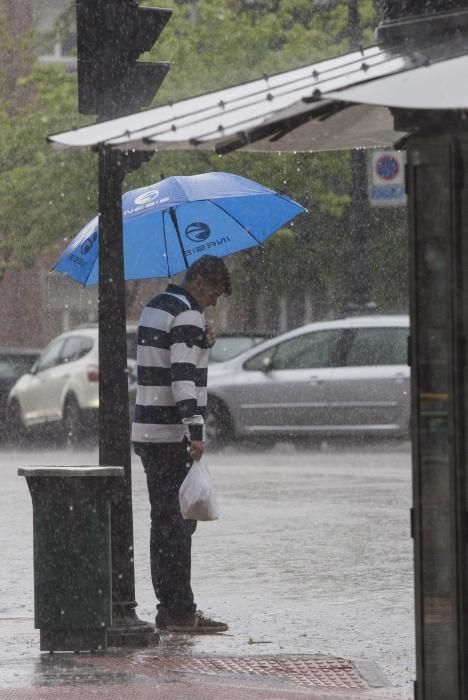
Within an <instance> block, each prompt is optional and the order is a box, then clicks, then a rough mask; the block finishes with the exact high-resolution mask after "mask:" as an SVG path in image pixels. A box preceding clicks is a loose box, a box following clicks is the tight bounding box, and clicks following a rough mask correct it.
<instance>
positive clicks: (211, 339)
mask: <svg viewBox="0 0 468 700" xmlns="http://www.w3.org/2000/svg"><path fill="white" fill-rule="evenodd" d="M205 333H206V338H207V340H208V346H209V347H210V348H212V347H213V345H214V344H215V343H216V333H215V332H214V330H213V327H212V326H210V324H209V323H207V324H206V326H205Z"/></svg>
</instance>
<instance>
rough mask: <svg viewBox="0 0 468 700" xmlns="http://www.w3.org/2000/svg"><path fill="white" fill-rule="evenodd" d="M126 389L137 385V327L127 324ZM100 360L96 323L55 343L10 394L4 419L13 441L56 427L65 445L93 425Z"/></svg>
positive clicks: (77, 329) (58, 339)
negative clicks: (38, 429) (29, 432)
mask: <svg viewBox="0 0 468 700" xmlns="http://www.w3.org/2000/svg"><path fill="white" fill-rule="evenodd" d="M127 355H128V360H127V362H128V373H129V389H130V395H131V398H132V401H133V400H134V393H135V392H134V386H135V383H136V325H130V324H128V325H127ZM98 408H99V358H98V327H97V324H89V325H87V326H81V327H79V328H76V329H75V330H72V331H68V332H66V333H62V334H61V335H59V336H58V337H57V338H54V340H52V341H51V342H50V343H49V344H48V345H47V347H46V348H45V349H44V350H43V351H42V352H41V354H40V356H39V358H38V359H37V361H36V362H35V363H34V365H33V366H32V368H31V369H30V371H29V372H28V373H27V374H24V375H23V376H22V377H20V378H19V379H18V381H17V382H16V384H15V385H14V386H13V388H12V389H11V391H10V393H9V395H8V407H7V420H8V424H9V432H10V434H12V435H13V436H15V435H18V436H19V435H21V434H24V433H25V432H26V431H27V430H28V429H31V428H34V427H35V426H41V425H45V424H53V425H55V426H57V427H58V428H60V430H61V432H62V434H63V435H64V436H65V437H66V438H67V440H68V441H69V442H73V441H74V440H75V439H77V438H78V437H79V436H80V435H82V434H83V431H84V430H85V428H88V429H90V430H92V429H93V428H94V432H95V426H96V425H97V411H98Z"/></svg>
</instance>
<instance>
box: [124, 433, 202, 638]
mask: <svg viewBox="0 0 468 700" xmlns="http://www.w3.org/2000/svg"><path fill="white" fill-rule="evenodd" d="M187 444H188V442H187V441H186V440H184V442H182V443H159V444H153V445H145V446H143V447H142V446H136V447H135V452H136V453H137V455H139V456H140V458H141V461H142V463H143V467H144V470H145V472H146V481H147V484H148V493H149V498H150V503H151V536H150V556H151V577H152V580H153V587H154V592H155V594H156V597H157V599H158V600H159V605H158V614H157V617H156V621H157V624H159V625H161V626H164V625H165V624H168V623H170V622H172V621H175V620H177V619H178V618H180V617H181V616H184V615H186V614H188V613H193V612H195V610H196V605H195V603H194V600H193V593H192V588H191V585H190V574H191V551H192V535H193V533H194V532H195V528H196V526H197V522H196V520H184V519H183V518H182V515H181V514H180V506H179V487H180V485H181V484H182V482H183V480H184V479H185V477H186V475H187V472H188V470H189V469H190V467H191V465H192V459H191V457H190V456H189V455H188V453H187Z"/></svg>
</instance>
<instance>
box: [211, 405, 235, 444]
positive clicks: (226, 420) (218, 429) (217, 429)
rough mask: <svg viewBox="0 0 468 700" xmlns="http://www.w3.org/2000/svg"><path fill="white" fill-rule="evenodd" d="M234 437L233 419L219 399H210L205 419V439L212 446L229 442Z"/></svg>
mask: <svg viewBox="0 0 468 700" xmlns="http://www.w3.org/2000/svg"><path fill="white" fill-rule="evenodd" d="M233 437H234V430H233V425H232V419H231V416H230V415H229V411H228V409H227V408H226V406H225V405H224V404H223V403H222V402H221V401H218V400H217V399H210V398H209V399H208V406H207V410H206V418H205V439H206V442H208V443H210V444H211V445H220V444H224V443H226V442H229V440H231V439H232V438H233Z"/></svg>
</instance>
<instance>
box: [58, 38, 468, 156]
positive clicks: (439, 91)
mask: <svg viewBox="0 0 468 700" xmlns="http://www.w3.org/2000/svg"><path fill="white" fill-rule="evenodd" d="M467 54H468V46H467V42H466V40H465V39H464V37H463V35H462V34H461V33H460V35H456V36H454V37H451V38H450V39H448V38H447V37H444V36H442V38H441V39H440V41H439V42H438V43H437V42H434V41H433V40H432V41H431V42H429V43H428V44H427V45H426V46H424V47H421V46H418V47H415V45H413V44H412V43H411V42H403V43H401V44H400V45H399V46H394V45H393V46H388V47H386V46H379V45H375V46H371V47H368V48H365V49H361V50H359V51H354V52H352V53H348V54H345V55H342V56H337V57H335V58H331V59H328V60H325V61H321V62H319V63H315V64H310V65H306V66H301V67H300V68H296V69H294V70H290V71H286V72H283V73H278V74H275V75H271V76H263V77H262V78H259V79H257V80H253V81H250V82H247V83H243V84H240V85H236V86H233V87H229V88H225V89H223V90H218V91H214V92H209V93H206V94H203V95H199V96H197V97H192V98H189V99H185V100H181V101H179V102H174V103H172V104H167V105H164V106H161V107H155V108H151V109H147V110H144V111H141V112H137V113H135V114H130V115H128V116H124V117H119V118H117V119H111V120H107V121H102V122H98V123H95V124H91V125H89V126H84V127H80V128H77V129H73V130H70V131H66V132H63V133H59V134H55V135H51V136H49V137H48V140H49V142H50V143H51V144H52V145H53V146H55V147H65V148H92V149H96V148H99V147H102V146H108V147H115V148H118V149H121V150H129V149H135V150H163V149H171V150H173V149H206V148H208V149H213V150H215V151H217V152H226V151H229V150H233V149H237V148H242V147H248V148H252V149H253V150H285V149H284V146H283V145H281V146H279V144H278V143H277V142H278V140H281V139H284V138H285V135H286V134H287V133H288V132H290V131H291V130H293V129H298V128H300V127H303V125H306V124H307V123H308V122H309V123H310V124H309V125H308V127H307V134H309V135H313V134H314V131H315V146H314V142H313V141H312V142H311V143H310V145H309V146H308V148H307V150H320V149H324V148H326V149H329V148H351V147H353V146H358V145H363V146H388V145H391V143H392V142H393V141H394V140H396V139H397V138H398V137H399V136H401V134H398V133H396V132H394V131H393V125H392V118H391V115H390V113H389V111H388V108H389V107H390V108H392V107H394V108H407V109H434V110H441V109H443V110H464V109H467V108H468V86H467V84H466V80H465V76H466V74H467V71H468V55H467ZM359 103H362V104H366V105H372V107H370V108H364V109H363V108H361V110H360V112H359V110H357V113H358V114H359V119H357V120H356V119H355V118H354V116H350V117H349V119H344V120H343V119H341V120H340V118H339V117H338V113H339V112H340V111H342V110H343V109H344V108H348V109H350V110H353V109H354V112H355V113H356V108H355V107H354V108H353V105H355V104H359ZM312 121H313V122H315V124H312V123H311V122H312ZM327 122H328V124H327ZM343 122H346V123H347V125H346V128H345V129H343V128H342V127H343ZM303 128H304V127H303ZM306 141H307V138H306ZM249 144H250V146H249ZM254 144H255V145H254ZM261 144H263V147H262V145H261ZM286 150H288V149H286ZM291 150H293V149H291ZM294 150H297V146H296V149H294Z"/></svg>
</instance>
